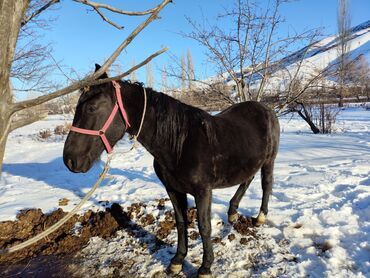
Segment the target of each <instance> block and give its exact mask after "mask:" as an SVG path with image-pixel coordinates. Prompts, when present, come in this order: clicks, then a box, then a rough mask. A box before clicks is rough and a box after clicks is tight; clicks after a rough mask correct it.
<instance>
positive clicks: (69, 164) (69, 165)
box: [67, 159, 73, 169]
mask: <svg viewBox="0 0 370 278" xmlns="http://www.w3.org/2000/svg"><path fill="white" fill-rule="evenodd" d="M67 166H68V168H69V169H72V168H73V162H72V159H68V161H67Z"/></svg>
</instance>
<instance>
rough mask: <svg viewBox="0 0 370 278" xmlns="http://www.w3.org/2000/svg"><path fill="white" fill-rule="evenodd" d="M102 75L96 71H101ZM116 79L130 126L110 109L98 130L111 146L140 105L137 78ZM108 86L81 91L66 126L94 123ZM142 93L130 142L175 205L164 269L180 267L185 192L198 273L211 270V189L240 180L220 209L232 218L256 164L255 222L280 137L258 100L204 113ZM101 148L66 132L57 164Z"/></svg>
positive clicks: (107, 102) (109, 99) (78, 166)
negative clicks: (193, 211) (150, 163)
mask: <svg viewBox="0 0 370 278" xmlns="http://www.w3.org/2000/svg"><path fill="white" fill-rule="evenodd" d="M98 68H99V66H98V65H97V69H98ZM106 77H107V75H106V74H104V75H103V76H102V77H101V78H106ZM118 83H119V84H120V86H121V93H122V100H123V106H124V108H125V110H126V111H127V115H128V120H129V123H130V126H126V125H127V124H125V123H126V122H125V120H124V118H123V117H122V115H121V114H120V113H117V114H119V115H117V114H116V116H115V117H114V120H113V122H112V124H111V126H110V127H109V128H108V129H107V131H106V133H105V135H106V138H107V139H108V141H109V143H110V145H111V146H114V145H115V144H116V143H117V141H118V140H120V139H121V138H122V137H123V136H124V134H125V132H127V133H129V134H131V135H135V134H137V132H138V128H139V125H140V121H141V117H142V114H143V107H144V88H143V87H142V85H140V84H138V83H131V82H127V81H119V82H118ZM114 92H115V88H114V86H113V84H112V82H109V83H104V84H101V85H95V86H91V87H90V88H89V89H87V90H86V91H85V92H84V93H82V95H81V96H80V99H79V102H78V104H77V108H76V114H75V117H74V119H73V126H75V127H79V128H82V129H90V130H99V129H100V128H101V127H102V126H103V125H104V123H105V122H106V120H107V118H108V117H109V115H110V113H111V111H112V109H113V108H114V105H115V103H116V96H115V94H114ZM146 94H147V110H146V115H145V118H144V122H143V127H142V131H141V133H140V136H139V137H138V141H139V142H140V143H141V144H142V145H143V146H144V147H145V148H146V149H147V150H148V151H149V152H150V153H151V154H152V155H153V157H154V170H155V172H156V174H157V176H158V178H159V179H160V180H161V181H162V183H163V185H164V187H165V188H166V190H167V193H168V195H169V197H170V199H171V202H172V204H173V207H174V210H175V218H176V226H177V232H178V247H177V253H176V255H175V256H174V257H173V259H172V260H171V265H170V270H171V271H172V272H174V273H178V272H180V271H181V268H182V264H183V262H184V258H185V256H186V254H187V249H188V234H187V217H186V212H187V196H186V194H187V193H189V194H191V195H193V196H194V199H195V203H196V207H197V217H198V223H199V232H200V235H201V238H202V242H203V250H204V253H203V263H202V265H201V267H200V269H199V270H198V275H199V277H211V270H210V268H211V264H212V262H213V249H212V243H211V202H212V189H215V188H225V187H230V186H233V185H236V184H240V186H239V188H238V189H237V191H236V193H235V195H234V197H233V198H232V199H231V201H230V207H229V210H228V217H229V221H230V222H233V221H235V220H236V219H237V208H238V206H239V203H240V200H241V198H242V197H243V195H244V193H245V191H246V190H247V188H248V186H249V184H250V183H251V181H252V180H253V178H254V175H255V174H256V173H257V171H258V170H259V169H261V176H262V189H263V197H262V205H261V209H260V213H259V215H258V217H257V223H259V224H263V223H264V222H265V216H266V215H267V212H268V200H269V195H270V194H271V190H272V183H273V167H274V160H275V157H276V154H277V151H278V145H279V137H280V128H279V122H278V120H277V117H276V115H275V113H274V112H273V111H272V110H270V109H269V108H267V107H266V106H264V105H262V104H260V103H258V102H252V101H249V102H244V103H239V104H235V105H233V106H231V107H229V108H228V109H226V110H224V111H223V112H221V113H219V114H217V115H215V116H211V115H210V114H208V113H207V112H205V111H203V110H201V109H198V108H195V107H192V106H189V105H186V104H184V103H181V102H180V101H178V100H175V99H174V98H172V97H170V96H168V95H165V94H163V93H158V92H155V91H153V90H152V89H150V88H146ZM126 128H127V129H126ZM104 149H105V145H104V144H103V143H102V140H100V138H99V137H98V136H91V135H86V134H80V133H78V132H73V131H71V132H70V133H69V135H68V137H67V140H66V142H65V145H64V153H63V159H64V163H65V164H66V166H67V167H68V168H69V170H71V171H73V172H87V171H88V170H89V169H90V168H91V166H92V165H93V163H94V161H96V160H98V159H99V157H100V155H101V153H102V152H103V151H104Z"/></svg>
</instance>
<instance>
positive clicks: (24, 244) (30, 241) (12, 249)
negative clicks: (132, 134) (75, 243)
mask: <svg viewBox="0 0 370 278" xmlns="http://www.w3.org/2000/svg"><path fill="white" fill-rule="evenodd" d="M110 160H111V158H110V157H108V159H107V162H106V163H105V166H104V169H103V171H102V172H101V174H100V177H99V179H98V180H97V181H96V182H95V184H94V185H93V187H92V188H91V189H90V191H89V192H87V194H86V195H85V197H84V198H83V199H82V200H81V201H80V203H79V204H78V205H77V206H75V208H74V209H73V210H71V211H70V212H68V214H67V215H66V216H64V217H63V218H62V219H60V220H59V221H58V222H57V223H55V224H54V225H52V226H50V227H49V228H48V229H46V230H45V231H43V232H42V233H40V234H38V235H37V236H35V237H33V238H30V239H28V240H26V241H25V242H22V243H20V244H17V245H15V246H12V247H9V248H6V249H3V250H0V255H3V254H9V253H13V252H15V251H18V250H21V249H23V248H26V247H28V246H30V245H32V244H34V243H35V242H37V241H39V240H40V239H43V238H45V237H47V236H48V235H50V234H51V233H52V232H54V231H56V230H57V229H59V228H60V227H61V226H62V225H63V224H64V223H66V222H67V221H68V220H69V219H70V218H71V217H72V216H73V215H74V214H75V213H76V212H77V211H78V210H79V209H80V208H81V207H82V206H83V205H84V204H85V203H86V201H87V200H88V199H89V198H90V197H91V195H92V194H93V193H94V191H95V190H96V189H97V188H98V186H99V185H100V183H101V182H102V181H103V179H104V178H105V175H106V174H107V173H108V171H109V163H110Z"/></svg>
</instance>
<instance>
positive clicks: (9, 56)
mask: <svg viewBox="0 0 370 278" xmlns="http://www.w3.org/2000/svg"><path fill="white" fill-rule="evenodd" d="M42 1H43V4H41V5H40V6H39V7H37V8H34V9H33V10H32V11H31V12H30V10H29V8H30V7H32V5H31V6H30V0H17V1H13V0H3V1H1V4H0V6H1V9H0V26H1V28H0V38H1V40H0V49H1V51H0V169H1V168H2V163H3V158H4V152H5V145H6V141H7V138H8V134H9V132H11V131H12V130H14V129H17V128H19V127H22V126H24V125H27V124H30V123H32V122H34V121H37V120H38V119H40V117H42V116H43V115H39V114H38V115H35V116H33V117H15V115H16V114H19V112H20V111H22V110H25V109H28V108H31V107H35V106H37V105H40V104H43V103H45V102H47V101H50V100H52V99H55V98H57V97H61V96H64V95H67V94H70V93H71V92H74V91H76V90H78V89H80V88H82V87H85V86H89V85H94V84H102V83H105V82H108V81H111V80H116V79H120V78H123V77H124V76H127V75H129V74H130V73H131V72H132V71H134V70H136V69H138V68H140V67H141V66H143V65H145V64H146V63H148V62H149V61H151V60H152V59H153V58H154V57H156V56H158V55H160V54H161V53H163V52H164V51H166V50H167V49H166V48H164V49H162V50H160V51H157V52H156V53H154V54H152V55H151V56H149V57H148V58H147V59H145V60H144V61H142V62H140V63H139V64H137V65H136V66H135V67H133V68H131V69H129V70H128V71H126V72H124V73H122V74H120V75H118V76H114V77H112V78H106V79H98V77H99V76H101V75H102V74H103V73H104V72H106V71H107V70H108V68H109V67H110V66H111V65H112V64H113V62H114V61H115V60H116V59H117V57H118V56H119V55H120V53H121V52H122V50H123V49H125V48H126V47H127V46H128V45H129V44H130V43H131V42H132V40H133V39H134V38H135V37H136V36H137V35H138V34H139V33H140V32H141V31H142V30H143V29H144V28H145V27H146V26H147V25H148V24H150V23H151V22H152V21H153V20H155V19H157V18H158V13H159V12H160V11H161V10H162V9H163V8H164V7H165V6H166V5H167V4H169V3H170V2H171V0H163V1H162V2H161V3H160V4H159V5H157V6H156V7H154V8H152V9H149V10H146V11H141V12H132V11H124V10H121V9H118V8H115V7H112V6H110V5H107V4H98V3H94V2H91V1H89V0H74V1H75V2H77V3H81V4H83V5H88V6H89V7H92V8H93V9H94V10H95V11H96V12H97V13H98V14H99V15H100V16H101V17H102V19H103V20H104V21H106V22H108V23H109V24H111V25H112V26H114V27H116V28H120V27H121V26H119V25H118V24H116V23H115V22H113V21H112V20H111V19H109V18H108V17H107V16H106V15H105V14H104V12H103V11H110V12H112V13H116V14H121V15H128V16H143V15H147V18H146V19H145V20H144V21H143V22H142V23H141V24H139V25H138V26H137V27H136V28H135V29H134V30H133V31H132V32H131V33H130V34H129V36H128V37H127V38H126V39H124V40H123V41H122V42H121V43H120V44H119V46H118V47H117V48H116V50H115V51H114V52H113V53H112V54H111V55H110V57H109V58H108V59H107V60H106V61H105V62H104V63H103V65H102V67H101V68H100V70H98V71H97V72H94V73H93V74H90V75H88V76H86V77H84V78H82V79H81V80H79V81H76V82H73V83H71V84H70V85H69V86H67V87H65V88H62V89H58V90H56V91H54V92H51V93H49V94H46V95H42V96H40V97H37V98H34V99H29V100H24V101H19V102H15V101H14V99H13V95H12V88H11V76H12V69H13V72H14V68H13V62H14V59H17V56H16V55H15V53H16V44H17V41H18V40H19V39H20V37H19V36H20V34H21V32H20V31H21V29H22V28H26V27H27V25H28V24H31V23H32V22H34V21H35V20H37V19H38V17H39V15H40V14H41V13H44V12H45V11H47V10H49V9H50V8H51V7H53V6H54V5H55V4H57V3H58V2H60V1H59V0H42ZM31 3H32V2H31ZM14 65H16V63H15V64H14Z"/></svg>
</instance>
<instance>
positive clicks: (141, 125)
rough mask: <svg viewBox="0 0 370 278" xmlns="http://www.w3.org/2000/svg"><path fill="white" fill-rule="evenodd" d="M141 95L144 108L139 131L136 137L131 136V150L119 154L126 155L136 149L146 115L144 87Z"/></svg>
mask: <svg viewBox="0 0 370 278" xmlns="http://www.w3.org/2000/svg"><path fill="white" fill-rule="evenodd" d="M143 93H144V108H143V113H142V116H141V121H140V125H139V129H138V131H137V133H136V135H133V137H132V140H133V141H134V143H133V144H132V146H131V148H130V149H129V150H127V151H122V152H119V153H120V154H125V153H128V152H130V151H132V150H133V149H135V148H136V147H137V142H138V141H137V138H138V137H139V135H140V132H141V129H142V127H143V124H144V118H145V114H146V106H147V102H148V101H147V94H146V90H145V87H143Z"/></svg>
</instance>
